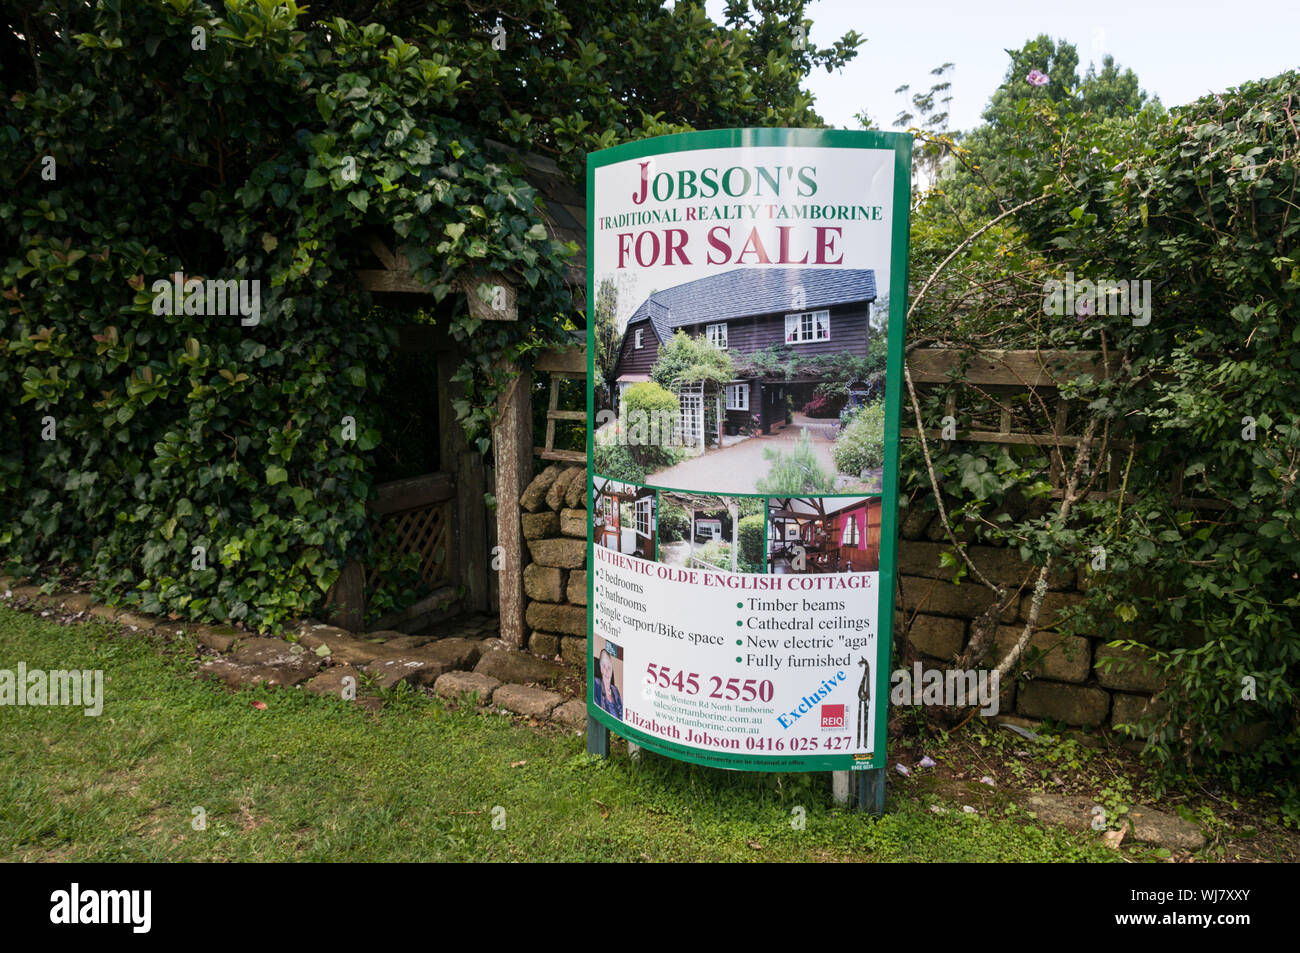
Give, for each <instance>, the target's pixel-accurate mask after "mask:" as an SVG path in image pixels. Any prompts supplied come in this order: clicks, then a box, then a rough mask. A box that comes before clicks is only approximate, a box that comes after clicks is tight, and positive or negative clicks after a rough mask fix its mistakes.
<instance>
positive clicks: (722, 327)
mask: <svg viewBox="0 0 1300 953" xmlns="http://www.w3.org/2000/svg"><path fill="white" fill-rule="evenodd" d="M704 336H705V337H706V338H708V341H709V343H710V344H712V345H713V346H714V347H716V348H718V349H719V350H722V351H725V350H726V349H727V324H726V322H725V321H724V322H722V323H721V324H706V325H705V326H704Z"/></svg>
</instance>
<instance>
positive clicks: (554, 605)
mask: <svg viewBox="0 0 1300 953" xmlns="http://www.w3.org/2000/svg"><path fill="white" fill-rule="evenodd" d="M586 476H587V475H586V470H585V469H584V468H582V467H580V466H563V465H560V464H556V465H553V466H550V467H548V468H547V469H546V470H544V471H543V472H542V473H541V474H539V475H538V476H537V477H535V478H534V479H533V481H532V483H530V484H529V485H528V487H527V488H526V489H525V491H524V493H523V495H522V496H521V498H520V504H521V505H522V507H523V515H522V517H521V518H522V520H523V535H524V540H525V542H526V543H527V547H528V552H529V556H530V558H531V562H530V563H529V565H528V566H527V567H525V569H524V591H525V594H526V596H527V607H526V609H525V621H526V623H527V627H528V633H527V642H526V648H527V649H528V650H529V651H530V652H532V653H534V654H536V655H542V656H546V657H548V658H550V657H553V656H555V655H560V656H562V657H563V658H564V659H565V660H566V661H570V662H574V663H576V664H585V663H586V658H587V642H586V633H587V570H586V547H587V510H586V500H585V499H584V494H585V490H586ZM899 534H900V539H899V549H898V563H899V565H898V569H899V580H900V587H901V590H902V601H901V605H900V608H901V610H902V611H901V612H900V613H899V614H898V616H897V618H896V622H895V630H894V631H895V638H896V640H897V639H899V638H900V636H901V633H902V632H903V623H904V619H905V618H911V619H912V623H911V629H910V631H909V633H908V645H909V646H910V649H911V653H912V655H913V656H914V657H915V658H917V659H919V660H920V661H921V662H922V663H923V664H924V665H926V666H927V667H945V666H951V665H952V663H953V661H954V659H955V658H956V656H957V655H958V654H960V653H961V652H962V651H963V650H964V649H965V647H966V644H967V642H968V640H969V639H970V635H971V622H972V621H973V620H974V619H977V618H979V617H980V616H981V615H983V614H984V612H985V611H986V610H987V609H988V608H989V605H990V603H991V601H992V596H991V594H990V593H989V591H988V589H986V588H985V587H984V586H983V585H981V584H980V583H978V582H975V581H973V580H971V579H970V578H969V577H967V578H966V579H965V580H963V581H962V582H961V583H960V584H956V583H954V582H953V581H952V578H953V573H954V570H953V569H952V568H950V567H943V566H941V565H940V557H941V555H942V553H944V552H945V551H950V550H951V548H952V547H951V545H950V544H949V543H947V542H945V541H944V540H945V536H944V534H943V531H942V528H941V526H940V524H939V520H938V518H937V516H936V515H935V513H934V511H933V510H930V509H926V508H924V506H922V505H921V504H919V503H918V504H914V505H913V506H911V507H909V508H908V509H905V510H903V512H902V513H901V514H900V527H899ZM968 551H969V552H970V555H971V558H972V559H973V560H974V561H975V563H976V565H978V566H979V567H980V569H981V571H983V572H984V573H985V575H987V576H988V577H989V578H990V579H991V580H993V581H994V582H996V583H999V584H1000V585H1004V586H1007V587H1008V588H1009V589H1010V590H1012V591H1014V590H1016V589H1018V588H1019V587H1020V586H1021V584H1022V583H1024V582H1025V581H1026V579H1029V580H1030V584H1029V585H1026V586H1025V588H1024V592H1023V593H1022V595H1021V596H1020V597H1019V598H1018V599H1016V600H1015V601H1014V602H1013V604H1012V605H1011V606H1009V607H1008V608H1007V609H1006V610H1005V611H1004V612H1003V613H1002V615H1001V617H1000V619H999V625H998V627H997V629H996V632H995V634H994V646H995V649H994V652H993V653H990V657H989V658H990V661H986V662H985V663H984V664H985V665H986V666H988V667H991V665H992V664H996V663H995V661H992V660H996V659H998V658H1001V653H1000V652H998V651H997V650H999V649H1005V648H1006V647H1008V646H1010V645H1012V644H1014V642H1015V640H1016V639H1018V638H1019V635H1020V632H1021V631H1022V628H1023V623H1024V621H1025V619H1026V618H1027V617H1028V612H1029V605H1030V600H1031V598H1032V579H1033V574H1034V573H1036V569H1035V567H1033V566H1031V565H1028V564H1026V563H1024V562H1022V561H1021V560H1020V557H1019V554H1018V553H1017V552H1016V551H1015V550H1013V549H1008V548H1004V547H996V546H983V545H972V546H970V547H969V550H968ZM1086 587H1087V569H1086V567H1085V568H1084V569H1082V570H1080V571H1079V573H1078V574H1077V575H1076V574H1075V573H1074V572H1073V571H1068V572H1064V573H1057V574H1056V575H1055V576H1054V577H1053V578H1052V579H1051V580H1049V587H1048V593H1047V597H1046V599H1045V601H1044V603H1043V610H1042V612H1041V613H1040V616H1039V630H1038V631H1037V632H1035V633H1034V635H1033V637H1032V640H1031V641H1030V647H1031V648H1033V649H1037V650H1038V652H1040V653H1042V654H1041V657H1039V658H1037V659H1036V660H1035V662H1034V664H1033V665H1032V666H1030V667H1028V668H1027V669H1026V670H1025V672H1024V674H1022V675H1021V676H1020V677H1018V678H1016V679H1014V680H1011V679H1008V680H1007V681H1006V682H1005V683H1004V684H1003V690H1002V701H1001V713H1002V714H1004V715H1020V716H1023V717H1025V718H1030V719H1036V720H1041V719H1044V718H1051V719H1054V720H1056V721H1061V722H1064V723H1066V724H1070V725H1077V726H1090V727H1098V726H1103V725H1108V726H1109V725H1115V724H1119V723H1128V724H1133V723H1136V722H1137V721H1138V720H1139V717H1140V716H1141V714H1142V712H1143V710H1144V709H1145V707H1146V706H1147V704H1148V703H1149V702H1150V699H1151V693H1152V692H1153V691H1155V690H1156V689H1158V688H1159V687H1160V681H1159V678H1158V675H1157V673H1156V672H1154V671H1153V670H1152V669H1151V668H1150V666H1148V665H1145V664H1143V663H1142V660H1141V659H1137V658H1131V657H1128V656H1127V655H1126V653H1124V652H1122V651H1121V650H1118V649H1111V648H1108V647H1107V646H1106V644H1105V641H1106V640H1105V639H1102V638H1087V637H1082V636H1066V635H1060V634H1058V633H1056V632H1054V631H1053V625H1054V622H1055V616H1056V614H1057V612H1059V611H1060V610H1061V609H1064V608H1066V607H1067V606H1071V605H1076V604H1078V603H1080V602H1081V601H1082V600H1083V592H1084V590H1085V589H1086ZM898 648H899V650H900V653H901V651H902V650H903V649H904V648H905V646H903V645H901V644H900V645H899V646H898ZM900 657H901V654H900ZM1107 660H1111V661H1113V662H1116V663H1119V664H1114V665H1112V666H1111V667H1109V668H1108V667H1107V665H1105V664H1103V662H1106V661H1107Z"/></svg>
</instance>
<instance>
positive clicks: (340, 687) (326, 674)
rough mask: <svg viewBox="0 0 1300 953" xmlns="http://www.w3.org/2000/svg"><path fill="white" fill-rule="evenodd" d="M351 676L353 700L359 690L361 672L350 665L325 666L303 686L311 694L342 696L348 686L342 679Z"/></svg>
mask: <svg viewBox="0 0 1300 953" xmlns="http://www.w3.org/2000/svg"><path fill="white" fill-rule="evenodd" d="M345 678H351V679H353V681H352V682H351V688H352V692H353V700H356V697H357V696H358V695H359V694H360V691H361V672H360V671H358V670H357V669H355V668H353V667H352V666H351V665H336V666H335V667H334V668H327V669H325V671H323V672H321V673H320V674H319V675H317V676H316V677H315V678H313V679H312V680H311V681H309V682H308V683H307V684H306V685H304V686H303V688H305V689H306V690H307V691H309V692H311V693H312V694H313V695H328V696H330V697H332V698H343V691H344V689H345V688H347V687H348V686H346V685H344V683H343V680H344V679H345Z"/></svg>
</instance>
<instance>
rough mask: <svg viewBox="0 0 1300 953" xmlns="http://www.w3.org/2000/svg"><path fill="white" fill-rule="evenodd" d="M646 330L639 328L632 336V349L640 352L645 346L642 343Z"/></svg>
mask: <svg viewBox="0 0 1300 953" xmlns="http://www.w3.org/2000/svg"><path fill="white" fill-rule="evenodd" d="M644 330H645V328H637V329H636V331H635V332H634V333H633V334H632V347H633V349H634V350H638V351H639V350H641V348H643V347H644V346H645V345H644V344H643V343H642V341H641V333H642V332H643V331H644Z"/></svg>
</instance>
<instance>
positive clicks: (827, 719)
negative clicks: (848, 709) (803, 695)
mask: <svg viewBox="0 0 1300 953" xmlns="http://www.w3.org/2000/svg"><path fill="white" fill-rule="evenodd" d="M847 724H848V716H847V715H846V714H845V712H844V706H843V705H822V731H830V730H831V729H841V728H843V727H844V726H845V725H847Z"/></svg>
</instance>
